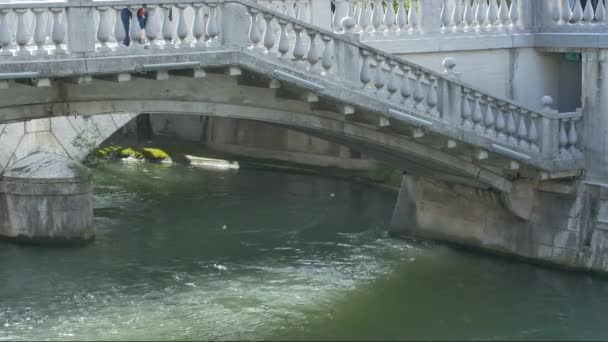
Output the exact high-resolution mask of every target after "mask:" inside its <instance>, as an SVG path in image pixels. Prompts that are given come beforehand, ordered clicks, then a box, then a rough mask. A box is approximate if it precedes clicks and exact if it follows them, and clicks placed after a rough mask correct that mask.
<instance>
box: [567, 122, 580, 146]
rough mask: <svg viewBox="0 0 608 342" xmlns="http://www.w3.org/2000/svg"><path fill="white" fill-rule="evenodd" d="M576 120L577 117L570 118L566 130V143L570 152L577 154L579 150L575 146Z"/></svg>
mask: <svg viewBox="0 0 608 342" xmlns="http://www.w3.org/2000/svg"><path fill="white" fill-rule="evenodd" d="M576 120H578V119H577V118H571V119H570V130H569V131H568V144H569V145H570V147H569V149H570V153H572V154H573V155H577V154H579V153H580V151H579V150H578V148H577V146H576V145H577V144H578V134H577V133H576Z"/></svg>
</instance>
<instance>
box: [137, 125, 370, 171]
mask: <svg viewBox="0 0 608 342" xmlns="http://www.w3.org/2000/svg"><path fill="white" fill-rule="evenodd" d="M150 123H151V126H152V131H153V134H154V137H155V138H154V139H157V138H161V139H164V140H167V139H168V140H171V141H188V142H197V143H202V144H204V145H205V146H206V147H207V148H210V149H213V150H216V151H221V152H228V153H230V154H234V155H242V156H246V157H251V158H259V159H274V160H282V161H289V162H296V163H299V164H305V165H315V166H324V167H338V168H342V169H350V170H372V169H374V168H375V167H376V161H375V160H374V159H371V158H368V157H366V156H364V155H361V153H355V152H354V151H352V150H351V149H350V148H348V147H346V146H343V145H340V144H336V143H333V142H329V141H327V140H325V139H320V138H317V137H315V136H312V135H310V134H306V133H302V132H298V131H295V130H293V129H289V128H287V127H283V126H278V125H271V124H268V123H264V122H257V121H252V120H239V119H232V118H221V117H210V116H201V115H172V114H153V115H150ZM131 124H132V125H135V122H134V121H133V122H132V123H131Z"/></svg>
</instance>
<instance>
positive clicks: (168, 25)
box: [115, 5, 173, 49]
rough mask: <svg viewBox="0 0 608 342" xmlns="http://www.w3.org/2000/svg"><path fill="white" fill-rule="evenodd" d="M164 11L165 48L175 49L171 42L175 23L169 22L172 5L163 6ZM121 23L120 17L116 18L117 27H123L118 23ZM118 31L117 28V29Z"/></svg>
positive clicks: (163, 31) (163, 33)
mask: <svg viewBox="0 0 608 342" xmlns="http://www.w3.org/2000/svg"><path fill="white" fill-rule="evenodd" d="M161 7H162V9H163V25H162V29H161V31H162V35H163V40H164V41H165V43H164V44H163V48H164V49H171V48H173V44H171V40H172V39H173V23H172V21H171V20H169V12H170V11H171V5H162V6H161ZM116 15H119V13H118V12H117V13H116ZM119 21H120V17H119V16H117V17H116V22H117V24H116V25H117V26H121V27H122V24H121V25H118V22H119ZM115 30H116V28H115Z"/></svg>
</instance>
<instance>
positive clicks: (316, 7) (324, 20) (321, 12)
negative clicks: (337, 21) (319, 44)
mask: <svg viewBox="0 0 608 342" xmlns="http://www.w3.org/2000/svg"><path fill="white" fill-rule="evenodd" d="M310 13H311V18H310V21H311V24H313V25H315V26H318V27H320V28H324V29H326V30H331V19H332V18H331V0H310Z"/></svg>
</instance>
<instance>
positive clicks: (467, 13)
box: [462, 0, 475, 32]
mask: <svg viewBox="0 0 608 342" xmlns="http://www.w3.org/2000/svg"><path fill="white" fill-rule="evenodd" d="M462 16H463V19H464V31H465V32H468V31H469V30H470V29H471V27H472V26H473V22H474V21H475V12H474V11H473V7H471V1H470V0H465V2H464V14H463V15H462Z"/></svg>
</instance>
